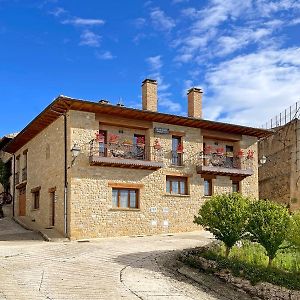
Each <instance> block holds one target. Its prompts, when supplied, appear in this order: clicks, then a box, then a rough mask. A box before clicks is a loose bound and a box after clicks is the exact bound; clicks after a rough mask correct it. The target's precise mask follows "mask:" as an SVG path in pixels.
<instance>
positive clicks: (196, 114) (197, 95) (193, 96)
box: [187, 87, 203, 119]
mask: <svg viewBox="0 0 300 300" xmlns="http://www.w3.org/2000/svg"><path fill="white" fill-rule="evenodd" d="M202 93H203V92H202V90H201V89H199V88H195V87H193V88H191V89H189V90H188V92H187V96H188V116H189V117H192V118H198V119H200V118H202Z"/></svg>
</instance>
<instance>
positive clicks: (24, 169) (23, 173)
mask: <svg viewBox="0 0 300 300" xmlns="http://www.w3.org/2000/svg"><path fill="white" fill-rule="evenodd" d="M26 180H27V167H26V168H23V169H22V181H26Z"/></svg>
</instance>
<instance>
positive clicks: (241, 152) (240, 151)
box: [237, 149, 244, 158]
mask: <svg viewBox="0 0 300 300" xmlns="http://www.w3.org/2000/svg"><path fill="white" fill-rule="evenodd" d="M237 156H238V157H240V158H241V157H243V156H244V150H243V149H240V150H239V151H238V153H237Z"/></svg>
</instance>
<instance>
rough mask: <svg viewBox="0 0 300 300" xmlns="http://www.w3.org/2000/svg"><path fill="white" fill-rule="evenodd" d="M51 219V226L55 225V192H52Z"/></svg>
mask: <svg viewBox="0 0 300 300" xmlns="http://www.w3.org/2000/svg"><path fill="white" fill-rule="evenodd" d="M50 202H51V219H50V226H55V192H52V193H50Z"/></svg>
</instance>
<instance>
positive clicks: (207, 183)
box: [204, 179, 213, 196]
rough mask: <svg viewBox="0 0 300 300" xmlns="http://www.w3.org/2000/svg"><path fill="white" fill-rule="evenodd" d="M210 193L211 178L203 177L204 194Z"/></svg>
mask: <svg viewBox="0 0 300 300" xmlns="http://www.w3.org/2000/svg"><path fill="white" fill-rule="evenodd" d="M212 194H213V188H212V179H204V196H211V195H212Z"/></svg>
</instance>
